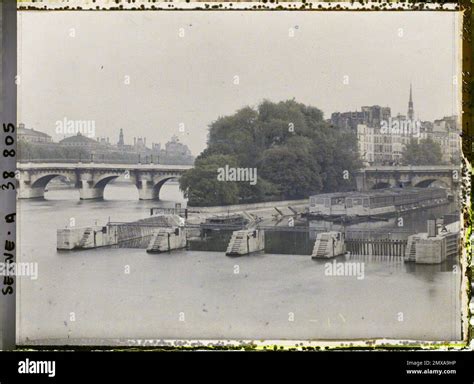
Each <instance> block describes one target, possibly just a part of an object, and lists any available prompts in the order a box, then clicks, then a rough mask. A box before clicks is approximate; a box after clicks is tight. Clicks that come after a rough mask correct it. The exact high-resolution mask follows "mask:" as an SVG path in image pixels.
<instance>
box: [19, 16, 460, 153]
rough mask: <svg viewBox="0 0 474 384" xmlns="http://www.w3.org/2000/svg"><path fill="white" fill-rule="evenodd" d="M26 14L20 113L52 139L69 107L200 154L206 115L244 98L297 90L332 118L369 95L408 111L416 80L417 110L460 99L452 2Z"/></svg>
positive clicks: (107, 129) (446, 110)
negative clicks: (441, 6) (433, 8)
mask: <svg viewBox="0 0 474 384" xmlns="http://www.w3.org/2000/svg"><path fill="white" fill-rule="evenodd" d="M19 23H20V24H19V32H20V33H19V71H18V72H19V74H20V76H21V84H20V85H19V96H18V101H19V104H18V108H19V119H20V121H22V122H25V123H26V125H27V126H28V127H33V128H35V129H38V130H42V131H44V132H47V133H49V134H51V135H53V138H54V139H55V140H58V139H60V138H62V137H59V136H57V135H55V122H56V121H57V120H63V119H64V117H66V118H68V119H74V120H95V122H96V134H97V135H98V136H101V137H102V136H109V137H110V140H111V141H112V142H113V143H116V142H117V140H118V132H119V129H120V128H123V129H124V133H125V141H126V142H128V143H131V142H132V140H133V137H134V136H146V137H147V144H151V143H152V142H161V143H162V144H164V143H165V142H166V141H167V140H169V139H170V137H171V136H172V135H173V134H177V135H178V137H180V139H181V140H182V141H183V142H184V143H185V144H187V145H189V147H190V149H191V150H192V152H193V153H194V154H198V153H199V152H200V151H201V150H202V149H203V148H204V147H205V144H206V135H207V126H208V124H209V123H210V122H212V121H213V120H215V119H216V118H217V117H218V116H223V115H227V114H232V113H234V112H235V111H236V110H237V109H239V108H241V107H242V106H244V105H251V106H255V105H257V104H258V103H259V102H260V101H261V100H263V99H265V98H267V99H270V100H272V101H280V100H285V99H288V98H293V97H294V98H295V99H296V100H297V101H299V102H303V103H305V104H310V105H313V106H316V107H318V108H320V109H322V110H323V112H324V115H325V117H326V118H327V117H329V116H330V114H331V113H332V112H334V111H341V112H342V111H347V110H356V109H360V107H361V106H362V105H373V104H379V105H382V106H389V107H391V108H392V114H396V113H398V112H401V113H403V114H405V113H406V110H407V102H408V91H409V85H410V82H412V83H413V97H414V106H415V113H416V116H417V117H418V118H420V119H423V120H433V119H436V118H441V117H443V116H445V115H450V114H453V113H456V112H457V109H458V105H459V100H458V98H457V95H458V92H459V90H458V87H456V86H455V85H453V76H455V75H457V74H458V73H459V70H460V68H459V66H460V60H459V57H457V55H458V53H459V52H460V49H459V46H460V32H459V13H454V12H437V13H435V12H385V13H381V12H379V13H376V12H367V13H361V12H352V13H349V12H189V11H186V12H151V11H150V12H125V11H122V12H39V11H33V12H27V11H24V12H21V13H20V20H19ZM71 28H74V31H72V30H71ZM180 28H183V30H184V36H183V37H180V36H179V35H180ZM290 28H293V29H294V37H290V36H289V35H290V33H289V29H290ZM73 32H74V33H75V37H71V34H72V33H73ZM125 76H129V77H130V84H129V85H126V84H125V79H126V78H125ZM234 76H239V84H238V85H235V84H234V83H233V81H234ZM344 76H349V84H346V85H345V84H344V83H343V80H344ZM458 83H459V84H460V81H459V82H458ZM180 123H184V124H185V132H184V133H180V132H179V129H178V128H179V124H180Z"/></svg>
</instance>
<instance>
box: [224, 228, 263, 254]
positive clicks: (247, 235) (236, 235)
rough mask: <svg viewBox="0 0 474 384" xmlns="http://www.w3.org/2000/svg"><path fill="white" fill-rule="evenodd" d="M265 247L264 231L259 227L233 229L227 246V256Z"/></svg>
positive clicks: (255, 250)
mask: <svg viewBox="0 0 474 384" xmlns="http://www.w3.org/2000/svg"><path fill="white" fill-rule="evenodd" d="M264 249H265V232H264V231H262V230H260V229H243V230H239V231H234V232H233V233H232V237H231V239H230V241H229V245H228V246H227V251H226V253H225V254H226V255H227V256H243V255H248V254H251V253H254V252H259V251H263V250H264Z"/></svg>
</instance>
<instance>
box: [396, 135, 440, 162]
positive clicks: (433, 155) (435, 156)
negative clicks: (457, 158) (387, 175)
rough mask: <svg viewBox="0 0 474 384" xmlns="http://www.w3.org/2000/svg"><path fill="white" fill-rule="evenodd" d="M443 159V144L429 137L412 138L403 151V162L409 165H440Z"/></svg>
mask: <svg viewBox="0 0 474 384" xmlns="http://www.w3.org/2000/svg"><path fill="white" fill-rule="evenodd" d="M442 159H443V154H442V152H441V146H440V145H439V144H438V143H437V142H435V141H433V140H432V139H429V138H428V139H422V140H420V141H419V142H418V141H417V140H415V139H411V140H410V142H409V143H408V144H407V145H406V146H405V149H404V151H403V153H402V162H403V163H404V164H409V165H439V164H441V163H442V162H443V160H442Z"/></svg>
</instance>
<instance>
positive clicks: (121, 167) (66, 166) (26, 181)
mask: <svg viewBox="0 0 474 384" xmlns="http://www.w3.org/2000/svg"><path fill="white" fill-rule="evenodd" d="M190 168H192V165H164V164H100V163H87V164H86V163H84V164H81V163H30V162H28V163H18V164H17V169H18V176H17V177H18V178H19V188H18V198H20V199H32V198H41V197H44V191H45V187H46V185H47V184H48V183H49V182H50V181H51V180H52V179H53V178H55V177H57V176H64V177H65V178H66V179H68V180H69V181H70V182H72V183H74V185H75V187H76V188H78V189H79V191H80V198H81V200H87V199H101V198H103V197H104V189H105V187H106V185H107V184H108V183H109V182H111V181H112V180H115V179H117V178H118V177H120V176H123V177H124V178H125V179H128V180H130V182H132V183H133V184H135V185H136V186H137V188H138V195H139V198H140V200H152V199H158V197H159V193H160V189H161V187H162V186H163V184H164V183H166V182H167V181H168V180H170V179H175V178H179V177H180V176H181V175H182V173H183V172H184V171H186V170H188V169H190Z"/></svg>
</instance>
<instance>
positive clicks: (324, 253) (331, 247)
mask: <svg viewBox="0 0 474 384" xmlns="http://www.w3.org/2000/svg"><path fill="white" fill-rule="evenodd" d="M345 253H346V247H345V242H344V234H343V233H341V232H335V231H331V232H322V233H318V235H317V237H316V241H315V243H314V248H313V253H312V254H311V258H313V259H329V258H332V257H336V256H341V255H344V254H345Z"/></svg>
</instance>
